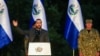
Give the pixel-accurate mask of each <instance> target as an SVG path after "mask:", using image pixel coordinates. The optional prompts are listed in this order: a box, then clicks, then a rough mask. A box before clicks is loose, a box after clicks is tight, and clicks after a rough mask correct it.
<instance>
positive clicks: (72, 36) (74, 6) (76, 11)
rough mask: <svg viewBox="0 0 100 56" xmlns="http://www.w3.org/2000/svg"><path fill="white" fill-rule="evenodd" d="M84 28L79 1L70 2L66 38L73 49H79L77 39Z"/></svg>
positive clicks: (72, 0)
mask: <svg viewBox="0 0 100 56" xmlns="http://www.w3.org/2000/svg"><path fill="white" fill-rule="evenodd" d="M83 28H84V26H83V19H82V13H81V8H80V5H79V3H78V0H69V4H68V9H67V15H66V23H65V31H64V36H65V38H66V40H67V42H68V44H69V45H70V46H71V48H73V49H76V48H77V41H78V40H77V38H78V35H79V32H80V31H81V30H82V29H83Z"/></svg>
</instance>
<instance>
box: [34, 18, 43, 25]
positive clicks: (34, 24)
mask: <svg viewBox="0 0 100 56" xmlns="http://www.w3.org/2000/svg"><path fill="white" fill-rule="evenodd" d="M37 20H40V21H41V22H42V20H41V19H36V21H37ZM36 21H34V22H33V23H32V25H35V23H36Z"/></svg>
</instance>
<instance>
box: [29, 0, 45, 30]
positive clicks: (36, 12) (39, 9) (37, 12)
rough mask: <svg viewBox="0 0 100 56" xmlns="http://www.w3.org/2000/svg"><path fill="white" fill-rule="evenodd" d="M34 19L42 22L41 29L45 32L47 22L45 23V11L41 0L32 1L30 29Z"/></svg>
mask: <svg viewBox="0 0 100 56" xmlns="http://www.w3.org/2000/svg"><path fill="white" fill-rule="evenodd" d="M36 19H41V20H42V28H43V29H45V30H47V22H46V16H45V10H44V7H43V3H42V0H34V1H33V7H32V18H31V21H30V27H32V24H33V22H34V21H35V20H36Z"/></svg>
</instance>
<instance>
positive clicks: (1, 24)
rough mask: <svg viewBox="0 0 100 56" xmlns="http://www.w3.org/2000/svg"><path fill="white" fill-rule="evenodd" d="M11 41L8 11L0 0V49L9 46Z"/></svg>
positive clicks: (2, 0)
mask: <svg viewBox="0 0 100 56" xmlns="http://www.w3.org/2000/svg"><path fill="white" fill-rule="evenodd" d="M11 41H13V39H12V33H11V28H10V21H9V16H8V10H7V7H6V4H5V1H4V0H0V48H2V47H4V46H5V45H7V44H9V43H10V42H11Z"/></svg>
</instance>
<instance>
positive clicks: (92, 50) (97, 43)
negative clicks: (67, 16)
mask: <svg viewBox="0 0 100 56" xmlns="http://www.w3.org/2000/svg"><path fill="white" fill-rule="evenodd" d="M92 25H93V24H92V19H87V20H86V24H85V26H86V28H85V29H83V30H81V32H80V34H79V38H78V48H79V56H99V51H100V39H99V33H98V31H97V30H96V29H93V28H92Z"/></svg>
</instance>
